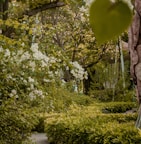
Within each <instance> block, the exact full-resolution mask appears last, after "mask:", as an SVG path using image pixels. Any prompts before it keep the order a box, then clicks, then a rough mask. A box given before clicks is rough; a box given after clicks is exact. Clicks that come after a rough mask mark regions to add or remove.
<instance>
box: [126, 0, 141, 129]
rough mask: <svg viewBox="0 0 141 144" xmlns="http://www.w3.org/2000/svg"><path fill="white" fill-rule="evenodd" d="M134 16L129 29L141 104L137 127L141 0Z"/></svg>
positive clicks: (132, 67)
mask: <svg viewBox="0 0 141 144" xmlns="http://www.w3.org/2000/svg"><path fill="white" fill-rule="evenodd" d="M134 9H135V10H134V16H133V21H132V25H131V27H130V29H129V41H128V44H129V52H130V72H131V76H132V78H133V81H134V84H135V87H136V94H137V99H138V103H139V105H140V108H139V112H138V119H137V122H136V127H137V128H141V0H135V3H134Z"/></svg>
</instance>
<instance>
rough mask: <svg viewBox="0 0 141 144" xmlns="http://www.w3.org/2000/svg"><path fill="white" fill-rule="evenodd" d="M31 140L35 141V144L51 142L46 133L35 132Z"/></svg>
mask: <svg viewBox="0 0 141 144" xmlns="http://www.w3.org/2000/svg"><path fill="white" fill-rule="evenodd" d="M31 140H32V141H33V142H35V144H49V143H48V142H47V136H46V134H45V133H33V134H32V136H31Z"/></svg>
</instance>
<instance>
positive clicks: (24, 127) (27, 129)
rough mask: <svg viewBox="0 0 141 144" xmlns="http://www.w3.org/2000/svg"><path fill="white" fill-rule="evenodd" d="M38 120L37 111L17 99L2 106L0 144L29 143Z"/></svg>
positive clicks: (5, 102)
mask: <svg viewBox="0 0 141 144" xmlns="http://www.w3.org/2000/svg"><path fill="white" fill-rule="evenodd" d="M37 121H38V119H37V115H36V114H35V111H34V110H33V109H31V108H29V107H28V106H27V105H25V104H23V103H22V104H21V103H20V102H18V101H17V100H15V99H10V98H9V99H8V100H7V101H3V103H2V104H1V106H0V144H22V143H23V142H25V141H27V140H28V138H29V136H30V133H31V130H32V129H33V127H34V125H36V123H37Z"/></svg>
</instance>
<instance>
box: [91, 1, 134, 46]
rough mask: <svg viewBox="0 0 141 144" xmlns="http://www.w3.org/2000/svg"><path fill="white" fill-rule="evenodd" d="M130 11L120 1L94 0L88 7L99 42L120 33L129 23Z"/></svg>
mask: <svg viewBox="0 0 141 144" xmlns="http://www.w3.org/2000/svg"><path fill="white" fill-rule="evenodd" d="M131 18H132V13H131V10H130V8H129V7H128V6H127V4H125V3H124V2H122V1H116V2H115V3H112V2H111V1H110V0H104V1H103V0H96V1H94V2H93V3H92V5H91V7H90V23H91V26H92V28H93V29H94V32H95V36H96V39H97V41H98V42H99V43H104V42H105V41H107V40H111V39H113V38H114V37H115V36H118V35H120V34H121V33H122V32H123V31H124V30H125V29H126V28H127V27H128V26H129V24H130V22H131Z"/></svg>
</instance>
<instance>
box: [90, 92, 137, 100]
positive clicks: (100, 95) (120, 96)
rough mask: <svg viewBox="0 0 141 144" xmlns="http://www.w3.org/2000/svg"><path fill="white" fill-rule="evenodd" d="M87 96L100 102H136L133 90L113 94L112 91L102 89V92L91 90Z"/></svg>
mask: <svg viewBox="0 0 141 144" xmlns="http://www.w3.org/2000/svg"><path fill="white" fill-rule="evenodd" d="M89 95H90V96H91V97H92V98H94V99H96V100H98V101H101V102H110V101H113V100H114V101H120V102H121V101H124V102H128V101H130V102H133V101H134V102H136V96H135V92H134V91H133V90H131V91H128V90H124V91H122V93H121V92H116V91H115V94H114V93H113V89H103V90H91V91H89Z"/></svg>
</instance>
